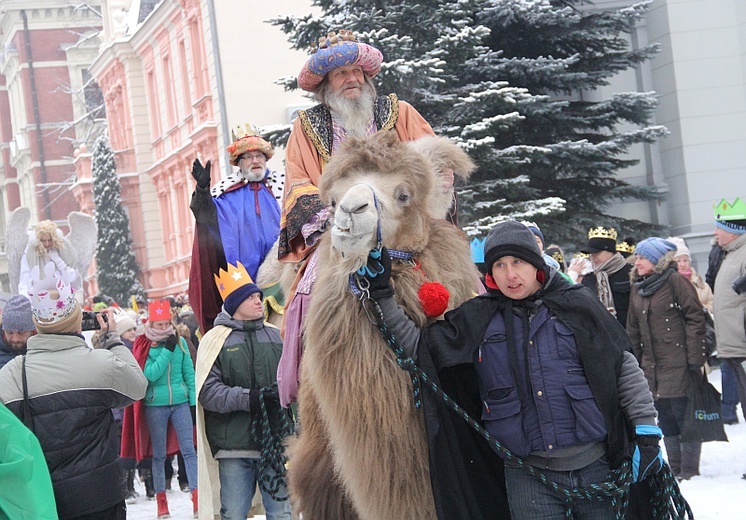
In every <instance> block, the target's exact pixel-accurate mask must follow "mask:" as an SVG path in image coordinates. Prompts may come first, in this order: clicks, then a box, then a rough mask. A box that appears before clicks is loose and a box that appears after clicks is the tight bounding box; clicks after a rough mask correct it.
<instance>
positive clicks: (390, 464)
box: [287, 132, 479, 520]
mask: <svg viewBox="0 0 746 520" xmlns="http://www.w3.org/2000/svg"><path fill="white" fill-rule="evenodd" d="M441 161H443V162H441ZM443 165H446V166H450V167H451V168H452V169H453V170H454V171H456V172H457V173H458V174H459V175H461V176H463V177H466V176H468V174H469V173H471V171H472V169H473V168H474V166H473V164H472V163H471V161H470V160H469V158H468V156H467V155H466V154H465V153H464V152H463V151H461V150H460V149H459V148H458V147H457V146H456V145H454V144H452V143H450V142H449V141H448V140H447V139H445V138H427V139H426V141H425V142H417V143H400V142H399V141H398V140H397V139H396V136H395V135H394V134H393V133H391V132H379V133H377V134H375V135H374V136H372V137H368V138H365V139H350V140H349V141H348V142H347V143H346V144H345V146H343V147H342V148H341V149H340V150H339V151H338V152H336V153H335V155H334V157H333V158H332V160H331V161H330V162H329V164H328V165H327V168H326V170H325V171H324V175H323V176H322V177H321V182H320V185H319V189H320V194H321V197H322V200H323V201H324V202H325V203H326V204H330V205H331V206H332V207H333V208H334V210H335V214H334V225H333V227H332V229H331V232H330V233H327V234H326V236H324V237H323V238H322V241H321V243H320V244H319V250H318V254H319V267H318V276H317V279H316V283H315V286H314V289H313V293H312V298H311V305H310V308H309V311H308V315H307V317H306V321H305V331H304V333H305V351H304V355H303V363H302V364H301V374H300V389H299V395H298V406H299V417H300V421H301V428H300V433H299V435H298V436H297V437H296V438H295V439H292V440H291V441H290V443H289V446H288V452H287V453H288V456H289V465H288V467H289V469H288V480H289V488H290V495H291V500H292V501H293V508H294V511H299V512H300V513H301V514H302V515H303V518H304V520H326V519H332V518H333V519H337V520H348V519H361V520H389V519H391V518H400V517H401V516H402V514H404V515H405V516H406V517H407V518H410V519H413V520H419V519H422V520H432V519H434V518H436V511H435V505H434V500H433V494H432V487H431V483H430V476H429V462H428V448H427V440H426V436H425V427H424V420H423V416H422V413H421V411H420V409H418V408H416V407H415V405H414V400H413V397H412V390H413V389H412V383H411V380H410V377H409V375H408V374H407V373H406V372H404V371H403V370H401V369H400V368H399V366H398V365H397V364H396V361H395V355H394V354H393V352H392V351H391V350H390V349H389V348H388V346H387V345H386V343H385V341H384V340H383V338H382V336H381V334H380V332H379V330H378V328H377V327H376V326H375V325H373V324H372V323H371V322H370V321H369V320H368V318H367V317H366V314H365V313H364V311H363V309H362V307H361V305H360V302H359V301H358V299H357V297H356V296H355V295H353V293H352V292H351V291H350V286H349V275H350V273H353V272H354V271H356V270H357V269H358V268H359V267H361V266H362V265H363V264H365V262H366V259H367V256H368V253H369V251H370V250H371V249H372V248H373V247H375V246H376V243H377V233H378V229H380V236H381V240H382V243H383V245H385V246H386V247H388V248H389V250H399V251H407V252H411V253H414V257H415V259H416V261H417V263H418V265H419V268H415V267H414V266H413V265H412V263H411V262H405V261H397V260H394V261H393V266H392V285H394V288H395V291H396V298H397V301H398V303H399V304H400V305H401V306H402V307H403V308H404V309H405V310H406V312H407V313H408V315H409V316H410V317H411V318H412V319H413V320H414V321H415V322H416V323H417V325H418V326H424V325H425V324H427V323H429V322H431V321H432V320H433V318H429V317H427V316H426V315H425V313H424V312H423V310H422V307H421V304H420V301H419V299H418V289H419V287H420V286H421V284H422V283H423V282H425V281H437V282H440V283H441V284H443V285H444V286H445V287H446V288H447V289H448V290H449V292H450V300H449V304H448V308H449V309H450V308H453V307H456V306H458V305H459V304H461V303H462V302H464V301H466V300H467V299H470V298H472V297H473V296H474V295H475V290H476V287H477V280H478V276H479V274H478V272H477V270H476V267H475V266H474V264H473V262H472V260H471V255H470V248H469V244H468V240H467V238H466V236H465V235H464V234H463V232H462V231H461V230H459V229H458V228H457V227H455V226H453V225H452V224H450V223H448V222H446V221H445V220H443V219H442V217H443V215H444V214H445V213H446V210H447V208H448V206H450V201H451V198H450V193H443V190H441V189H438V187H439V186H440V184H439V181H440V179H439V177H438V174H437V172H438V171H440V170H442V166H443ZM433 216H435V217H436V218H433Z"/></svg>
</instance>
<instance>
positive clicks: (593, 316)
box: [366, 221, 664, 520]
mask: <svg viewBox="0 0 746 520" xmlns="http://www.w3.org/2000/svg"><path fill="white" fill-rule="evenodd" d="M371 258H372V257H369V264H370V262H371ZM380 258H381V261H380V264H381V266H380V267H382V269H380V268H378V267H377V266H374V268H372V269H370V270H368V272H369V273H374V272H380V271H382V272H383V274H382V275H380V276H377V275H366V278H367V279H368V283H369V292H370V296H371V297H372V298H374V299H376V300H377V301H378V303H379V304H380V307H381V310H382V311H383V316H384V320H385V321H386V323H387V326H388V328H389V330H391V332H392V333H393V336H394V337H395V338H396V340H397V341H398V343H399V345H400V346H401V347H402V348H403V349H404V350H405V351H406V352H407V353H408V354H409V355H411V356H412V357H413V358H414V359H415V361H416V362H417V363H418V365H419V366H420V367H421V368H422V370H423V371H424V372H426V373H427V374H428V377H430V376H431V375H433V377H437V376H447V377H448V378H449V379H450V381H449V387H450V388H449V391H450V390H453V389H457V388H458V387H459V383H460V384H461V390H462V391H463V394H462V399H463V395H467V394H469V393H471V394H472V396H471V397H472V399H473V398H475V397H476V399H477V400H478V402H479V405H478V408H477V410H476V411H477V413H478V415H476V418H477V420H479V419H480V418H481V422H480V424H481V426H483V427H484V429H485V430H486V431H488V432H489V434H490V435H491V438H492V439H495V440H497V441H499V442H500V444H501V447H500V448H498V447H497V446H494V445H492V444H491V446H492V448H493V449H494V450H495V451H496V452H497V453H498V454H499V455H500V456H501V457H504V458H505V459H506V460H505V483H506V486H507V497H508V502H509V505H510V514H511V515H512V517H513V520H532V519H534V518H544V519H550V518H552V519H558V520H559V519H563V518H566V513H567V511H566V507H567V502H566V497H565V496H563V494H562V493H561V492H560V491H559V490H558V489H557V488H556V487H553V486H552V483H559V484H561V485H562V486H567V487H574V486H577V485H581V486H590V485H591V484H599V483H601V482H604V481H607V480H608V479H609V470H619V469H620V468H621V467H623V465H624V463H625V461H626V460H628V458H629V456H630V453H629V452H628V442H629V440H630V437H631V436H632V435H634V441H635V445H636V447H635V449H634V453H633V454H632V479H633V482H634V481H643V480H644V479H645V478H646V477H647V476H648V475H651V474H654V473H656V472H657V471H660V470H661V469H662V468H663V467H664V464H663V459H662V457H661V454H660V448H659V447H658V442H659V440H660V438H661V432H660V429H659V428H658V427H657V426H655V417H656V411H655V408H654V405H653V397H652V394H651V393H650V390H649V389H648V386H647V382H646V381H645V377H644V375H643V373H642V370H641V369H640V367H639V365H638V363H637V360H636V359H635V358H634V356H633V355H632V353H631V343H630V341H629V338H628V336H627V335H626V334H625V332H624V330H623V329H622V328H621V327H619V324H618V323H617V322H616V321H615V320H614V319H613V318H612V317H611V316H609V314H608V313H607V312H606V311H605V310H604V307H602V306H601V305H599V303H598V301H596V299H595V295H593V294H592V293H590V292H589V291H588V290H587V289H585V288H583V287H581V286H579V285H570V284H569V282H567V281H565V280H564V279H563V278H562V277H561V276H559V275H558V274H557V272H556V270H554V269H553V268H550V267H548V266H547V265H546V264H545V262H544V259H543V257H542V256H541V251H540V250H539V248H538V246H537V244H536V242H535V240H534V237H533V235H532V233H531V231H529V229H528V228H527V227H525V226H524V225H523V224H520V223H518V222H516V221H506V222H501V223H499V224H497V225H496V226H495V227H494V228H493V229H492V231H490V234H489V235H488V237H487V241H486V243H485V255H484V258H485V268H486V270H487V273H486V274H485V285H486V287H487V289H488V292H487V293H486V294H483V295H480V296H478V297H477V298H474V299H472V300H469V301H467V302H465V303H463V304H462V305H461V306H460V307H458V308H456V309H454V310H452V311H450V312H448V313H446V315H445V319H444V320H441V321H436V322H435V323H433V324H431V325H429V326H427V327H424V328H422V329H419V328H417V327H416V325H415V324H414V322H412V321H411V320H410V319H409V318H408V317H407V316H406V314H405V313H404V311H403V310H402V309H401V308H400V307H398V306H397V304H396V301H395V300H394V298H393V294H394V291H393V288H392V287H391V286H390V284H389V281H388V279H387V276H388V275H387V274H386V273H390V259H388V253H387V252H386V251H385V249H384V250H382V251H381V255H380ZM454 371H458V372H459V374H455V373H453V372H454ZM449 372H451V373H450V374H449ZM441 379H444V378H443V377H441ZM423 386H424V385H423ZM474 393H476V396H474V395H473V394H474ZM428 395H429V393H428V392H427V391H424V392H423V396H424V397H428ZM426 405H427V403H426ZM442 408H443V406H442V405H440V406H437V408H436V413H441V409H442ZM425 413H426V417H427V421H428V422H427V428H428V436H429V438H430V439H431V452H432V451H433V450H438V449H439V448H440V449H443V448H445V449H448V447H447V446H444V444H443V443H442V442H441V443H439V442H438V440H439V438H441V437H443V435H446V434H447V433H448V432H447V431H444V430H443V428H442V425H443V424H446V422H445V421H443V420H442V418H443V416H442V415H441V416H440V417H434V416H433V413H432V411H430V412H428V407H427V406H426V408H425ZM439 419H441V420H439ZM633 432H634V433H633ZM506 449H507V450H509V451H510V454H508V453H507V452H506V451H505V450H506ZM519 457H520V459H519ZM436 466H437V464H436ZM528 466H531V467H533V468H534V471H536V472H541V473H542V478H543V477H546V478H547V479H548V480H549V481H551V482H549V485H547V483H546V482H543V481H542V479H540V478H539V477H538V475H531V474H529V472H528V471H527V470H526V467H528ZM433 470H434V471H435V475H434V478H439V477H442V476H443V475H439V474H437V467H436V468H431V471H433ZM580 482H582V484H578V483H580ZM481 490H482V491H481V492H482V493H483V494H486V493H495V490H494V489H488V488H487V487H485V486H484V485H482V486H481ZM453 492H454V493H459V492H461V493H463V491H457V490H453ZM620 498H621V497H620ZM618 505H619V503H617V504H616V505H615V504H613V503H612V501H611V500H610V499H608V498H607V499H604V500H598V499H590V500H576V501H575V502H574V503H573V504H572V513H573V514H574V518H578V519H593V520H599V519H611V518H614V513H615V508H616V507H617V506H618ZM493 514H494V513H493ZM452 518H457V517H456V516H452ZM458 518H466V517H463V516H461V517H458ZM470 518H474V516H472V517H470Z"/></svg>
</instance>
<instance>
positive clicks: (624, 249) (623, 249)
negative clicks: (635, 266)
mask: <svg viewBox="0 0 746 520" xmlns="http://www.w3.org/2000/svg"><path fill="white" fill-rule="evenodd" d="M616 250H617V251H619V252H620V253H630V254H632V253H634V252H635V245H634V244H629V243H627V242H619V243H618V244H617V245H616Z"/></svg>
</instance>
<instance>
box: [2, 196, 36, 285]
mask: <svg viewBox="0 0 746 520" xmlns="http://www.w3.org/2000/svg"><path fill="white" fill-rule="evenodd" d="M30 220H31V210H30V209H29V208H27V207H24V206H21V207H19V208H16V209H14V210H13V212H12V213H11V214H10V217H9V218H8V225H7V226H6V229H5V254H6V256H7V258H8V277H9V278H10V291H11V292H12V293H13V294H18V280H19V279H20V277H21V258H23V253H24V252H25V251H26V246H27V245H28V223H29V221H30Z"/></svg>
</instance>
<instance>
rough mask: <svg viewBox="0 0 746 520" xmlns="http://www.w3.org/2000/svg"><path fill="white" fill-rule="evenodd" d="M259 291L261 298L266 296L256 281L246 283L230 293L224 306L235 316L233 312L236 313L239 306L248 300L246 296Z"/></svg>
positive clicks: (226, 310)
mask: <svg viewBox="0 0 746 520" xmlns="http://www.w3.org/2000/svg"><path fill="white" fill-rule="evenodd" d="M257 292H258V293H259V294H260V297H261V298H263V297H264V294H263V293H262V291H261V289H259V287H258V286H257V285H256V284H255V283H247V284H246V285H242V286H241V287H239V288H238V289H236V290H235V291H233V292H232V293H230V294H229V295H228V297H227V298H226V299H225V301H224V302H223V308H224V309H225V312H227V313H228V314H230V315H231V316H233V314H235V312H236V310H237V309H238V306H239V305H241V304H242V303H243V302H244V300H246V298H248V297H249V296H251V295H252V294H254V293H257Z"/></svg>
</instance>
